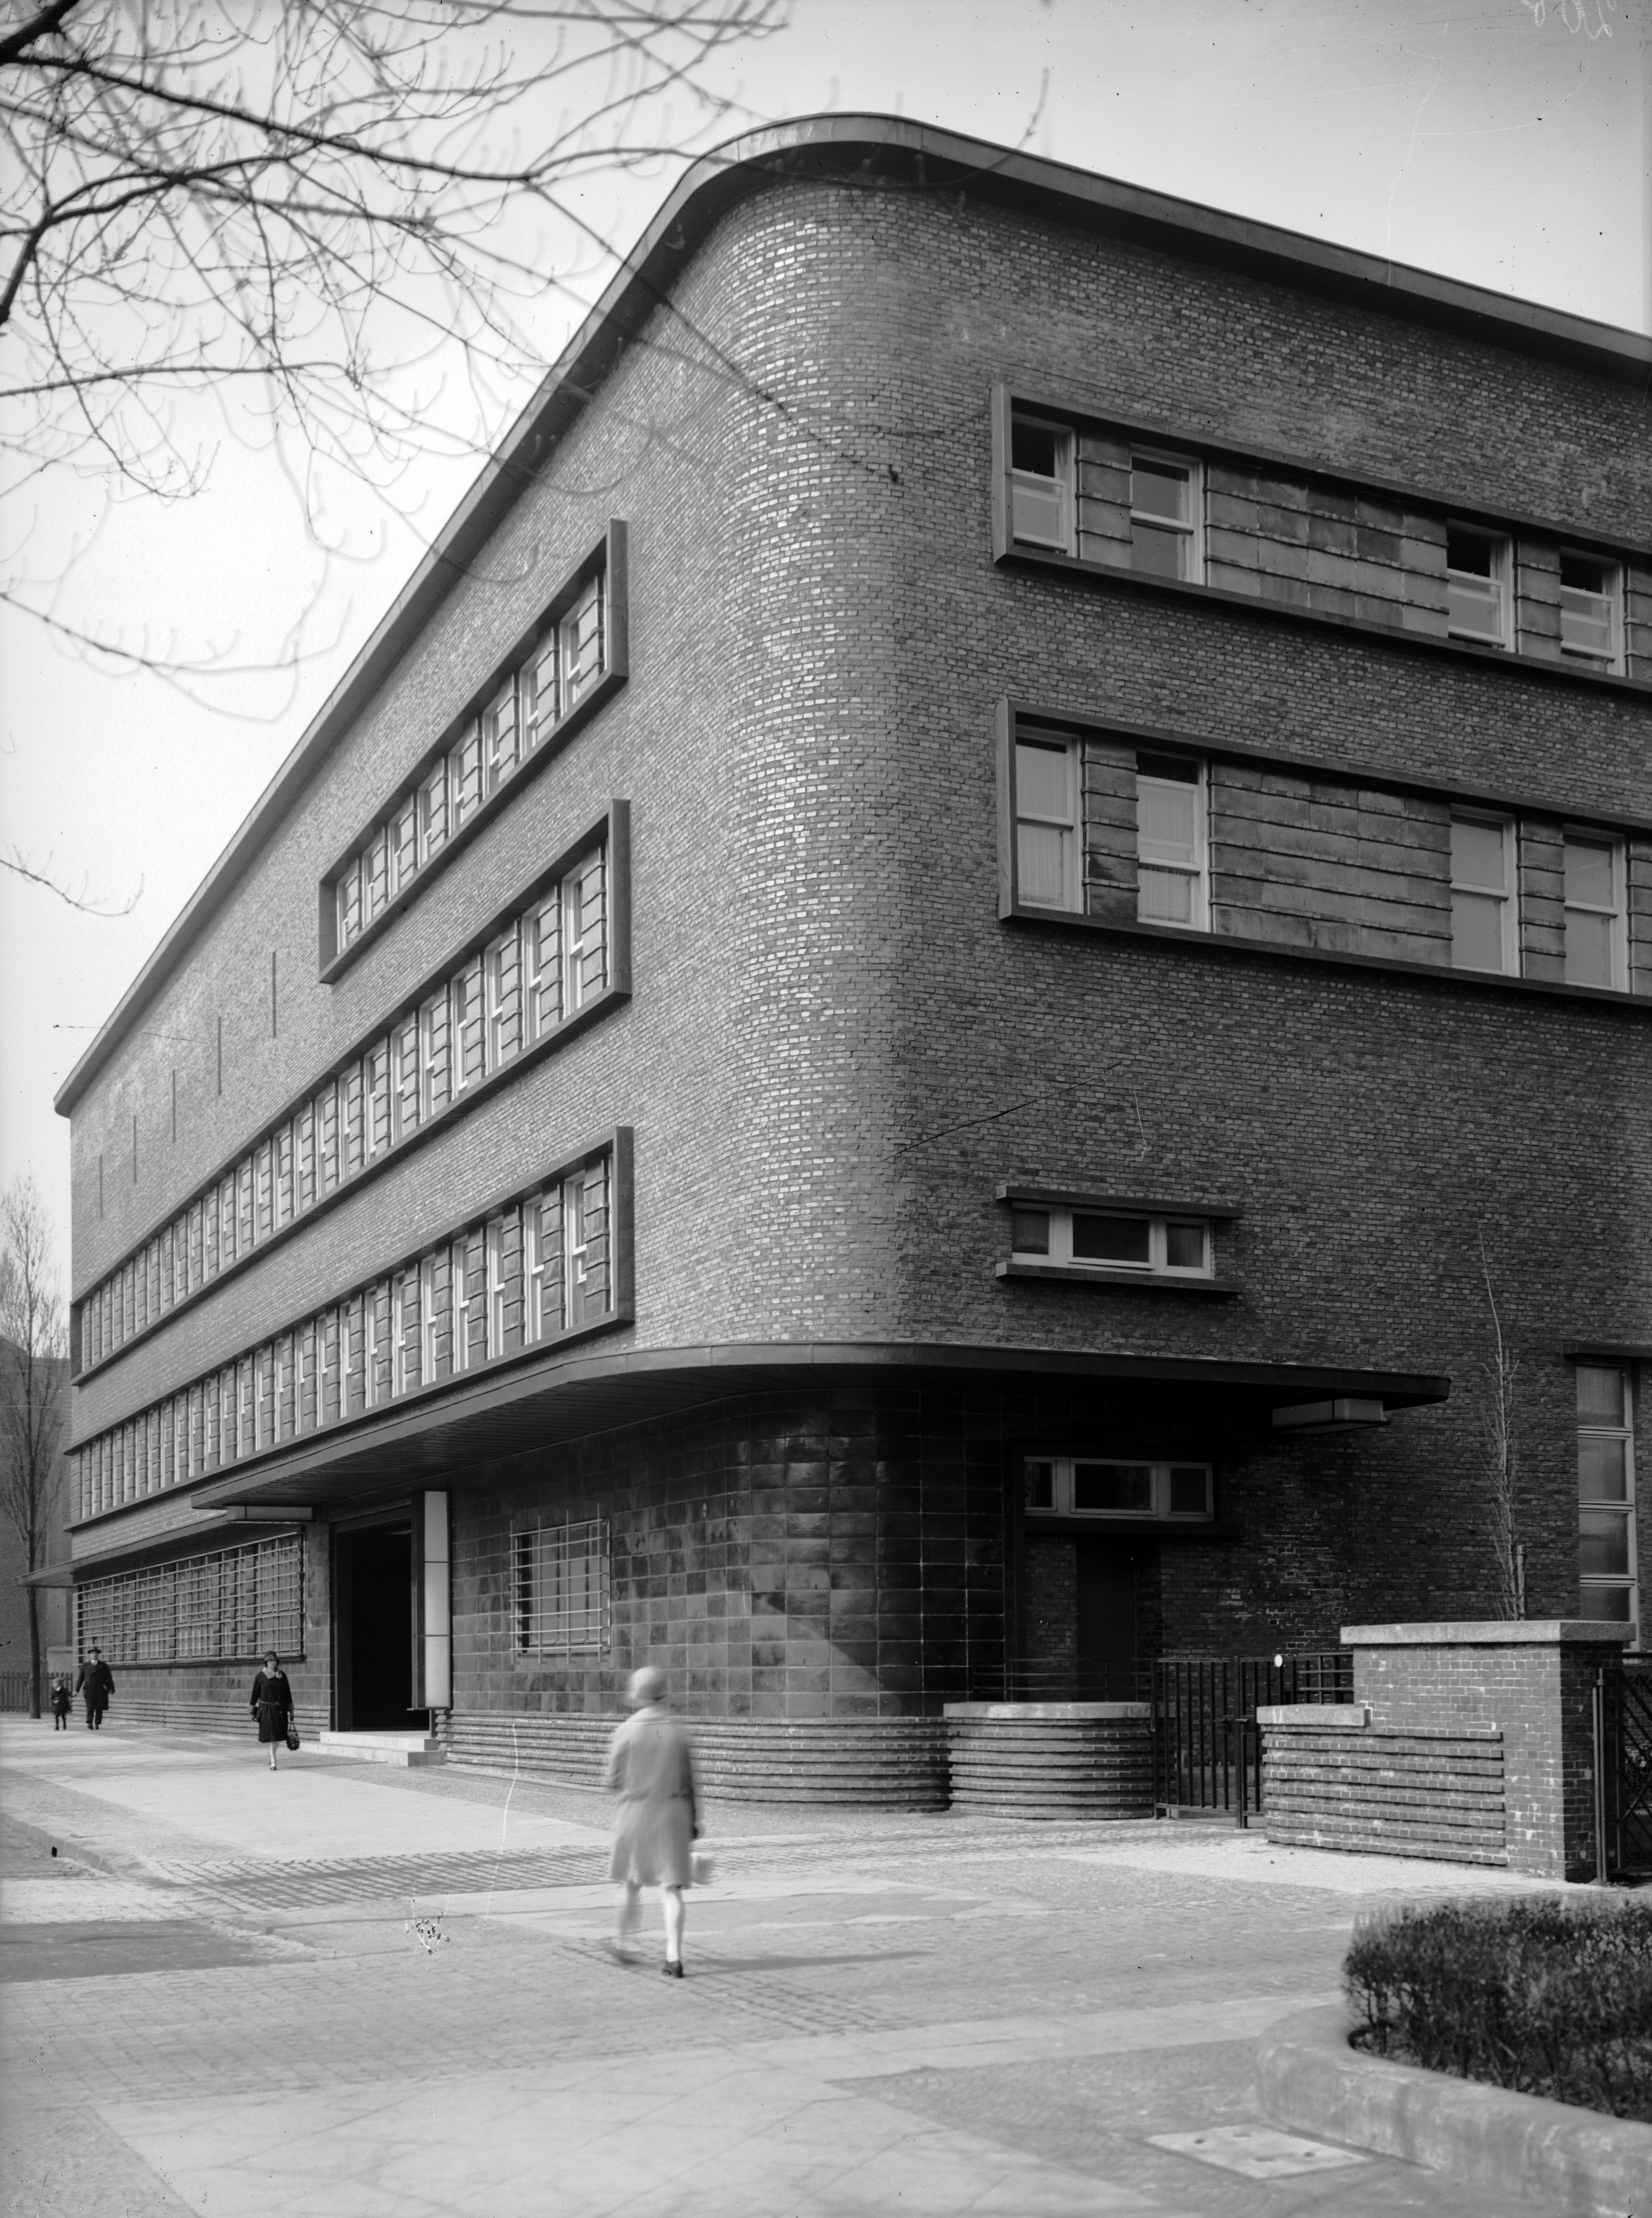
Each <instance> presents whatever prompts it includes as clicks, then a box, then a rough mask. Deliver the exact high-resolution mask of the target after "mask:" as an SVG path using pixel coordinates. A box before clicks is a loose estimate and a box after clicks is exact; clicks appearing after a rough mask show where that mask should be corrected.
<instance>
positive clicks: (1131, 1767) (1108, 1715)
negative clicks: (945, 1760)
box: [946, 1702, 1154, 1818]
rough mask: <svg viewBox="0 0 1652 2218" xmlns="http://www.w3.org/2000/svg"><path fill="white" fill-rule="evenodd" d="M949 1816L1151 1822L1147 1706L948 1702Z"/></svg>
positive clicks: (1150, 1720) (1150, 1725) (1150, 1746)
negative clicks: (983, 1813) (970, 1813)
mask: <svg viewBox="0 0 1652 2218" xmlns="http://www.w3.org/2000/svg"><path fill="white" fill-rule="evenodd" d="M946 1722H947V1733H948V1739H949V1755H950V1761H951V1767H952V1803H953V1807H954V1808H955V1809H960V1810H990V1811H994V1812H998V1813H999V1814H1000V1815H1002V1816H1004V1817H1010V1818H1072V1817H1084V1818H1151V1817H1152V1815H1153V1814H1154V1792H1153V1713H1152V1711H1151V1710H1150V1709H1149V1707H1148V1705H1147V1703H1145V1702H950V1703H949V1704H948V1705H947V1710H946Z"/></svg>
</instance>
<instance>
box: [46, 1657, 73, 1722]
mask: <svg viewBox="0 0 1652 2218" xmlns="http://www.w3.org/2000/svg"><path fill="white" fill-rule="evenodd" d="M74 1699H75V1698H74V1694H73V1692H72V1690H71V1688H70V1685H69V1674H68V1673H67V1672H66V1671H54V1672H53V1674H52V1730H53V1732H68V1730H69V1707H70V1705H71V1702H72V1701H74Z"/></svg>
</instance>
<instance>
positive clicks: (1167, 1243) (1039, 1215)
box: [1010, 1202, 1214, 1279]
mask: <svg viewBox="0 0 1652 2218" xmlns="http://www.w3.org/2000/svg"><path fill="white" fill-rule="evenodd" d="M1010 1247H1011V1250H1012V1254H1013V1255H1014V1258H1015V1261H1017V1262H1018V1263H1044V1264H1055V1265H1061V1266H1070V1267H1075V1268H1077V1269H1080V1270H1092V1271H1140V1272H1142V1273H1143V1274H1144V1275H1146V1276H1150V1277H1151V1276H1158V1277H1168V1278H1187V1279H1208V1278H1210V1276H1211V1274H1212V1271H1213V1268H1214V1265H1213V1261H1212V1255H1213V1250H1212V1243H1211V1238H1210V1220H1209V1219H1208V1218H1206V1217H1181V1216H1171V1215H1166V1216H1163V1217H1155V1216H1149V1215H1144V1214H1142V1213H1140V1212H1138V1211H1129V1210H1124V1211H1111V1210H1109V1209H1108V1208H1107V1207H1106V1206H1105V1205H1104V1204H1102V1203H1098V1204H1097V1205H1096V1207H1095V1208H1093V1209H1080V1208H1057V1207H1053V1206H1052V1207H1050V1208H1042V1207H1040V1206H1039V1205H1037V1204H1036V1203H1033V1202H1027V1203H1024V1204H1023V1203H1017V1204H1015V1205H1014V1206H1013V1209H1012V1216H1011V1225H1010Z"/></svg>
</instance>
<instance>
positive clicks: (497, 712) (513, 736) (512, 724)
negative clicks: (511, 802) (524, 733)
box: [482, 672, 522, 800]
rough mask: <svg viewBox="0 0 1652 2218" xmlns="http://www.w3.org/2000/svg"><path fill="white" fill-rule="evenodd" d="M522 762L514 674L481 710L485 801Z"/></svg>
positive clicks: (490, 797)
mask: <svg viewBox="0 0 1652 2218" xmlns="http://www.w3.org/2000/svg"><path fill="white" fill-rule="evenodd" d="M506 734H509V744H508V745H507V744H506ZM521 759H522V738H521V730H520V727H519V724H518V722H517V680H516V676H515V673H514V672H512V674H511V675H510V677H509V678H506V679H505V681H504V685H502V686H501V687H500V688H499V690H498V692H497V693H496V694H495V695H494V696H493V698H492V700H491V701H490V702H489V703H488V704H487V706H486V709H483V711H482V792H483V796H484V797H485V798H486V799H489V800H491V799H492V796H494V795H495V794H496V793H497V792H498V790H499V788H500V787H501V786H502V785H503V784H505V782H506V781H507V779H508V778H510V774H511V772H512V771H514V770H515V769H516V767H517V764H518V763H519V762H520V761H521Z"/></svg>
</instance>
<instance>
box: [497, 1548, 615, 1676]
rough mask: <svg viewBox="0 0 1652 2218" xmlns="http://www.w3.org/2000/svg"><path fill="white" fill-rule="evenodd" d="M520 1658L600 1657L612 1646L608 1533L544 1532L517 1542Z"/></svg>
mask: <svg viewBox="0 0 1652 2218" xmlns="http://www.w3.org/2000/svg"><path fill="white" fill-rule="evenodd" d="M513 1545H514V1552H515V1563H514V1565H513V1571H514V1577H513V1580H512V1591H513V1594H514V1596H515V1611H516V1647H517V1654H518V1655H519V1656H601V1655H604V1654H606V1652H607V1650H608V1644H609V1559H608V1527H607V1525H606V1524H605V1523H604V1522H603V1520H602V1519H600V1518H593V1519H591V1521H589V1522H587V1523H585V1524H582V1525H550V1526H541V1527H537V1528H535V1530H534V1531H532V1532H527V1533H517V1534H516V1535H515V1539H514V1544H513Z"/></svg>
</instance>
